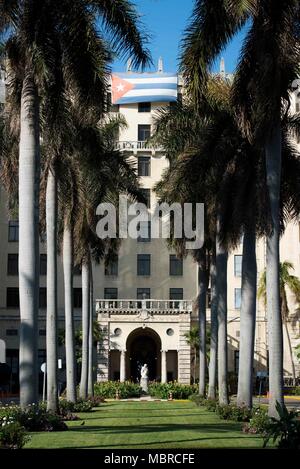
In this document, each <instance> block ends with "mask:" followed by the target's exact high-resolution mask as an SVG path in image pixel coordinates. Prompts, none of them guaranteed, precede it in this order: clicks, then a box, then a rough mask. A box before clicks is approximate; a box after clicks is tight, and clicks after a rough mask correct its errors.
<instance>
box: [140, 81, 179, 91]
mask: <svg viewBox="0 0 300 469" xmlns="http://www.w3.org/2000/svg"><path fill="white" fill-rule="evenodd" d="M132 85H133V88H132V91H133V90H155V89H162V90H177V84H176V83H132Z"/></svg>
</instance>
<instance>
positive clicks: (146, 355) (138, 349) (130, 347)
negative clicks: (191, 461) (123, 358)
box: [126, 327, 161, 382]
mask: <svg viewBox="0 0 300 469" xmlns="http://www.w3.org/2000/svg"><path fill="white" fill-rule="evenodd" d="M126 350H127V373H126V374H127V376H128V378H129V379H130V380H131V381H134V382H136V381H139V380H140V373H141V367H142V366H143V364H144V363H147V365H148V370H149V380H150V381H153V380H159V379H160V375H161V371H160V370H161V359H160V356H161V353H160V352H161V340H160V337H159V335H158V334H157V333H156V332H155V331H154V330H153V329H149V328H145V329H144V328H142V327H140V328H138V329H135V330H134V331H132V332H131V334H129V336H128V338H127V343H126Z"/></svg>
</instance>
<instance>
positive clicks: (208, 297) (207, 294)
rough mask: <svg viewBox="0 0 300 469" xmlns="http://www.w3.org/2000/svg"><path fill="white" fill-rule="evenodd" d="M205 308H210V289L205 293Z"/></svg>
mask: <svg viewBox="0 0 300 469" xmlns="http://www.w3.org/2000/svg"><path fill="white" fill-rule="evenodd" d="M206 307H207V308H210V307H211V289H210V288H208V289H207V292H206Z"/></svg>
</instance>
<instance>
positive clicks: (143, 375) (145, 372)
mask: <svg viewBox="0 0 300 469" xmlns="http://www.w3.org/2000/svg"><path fill="white" fill-rule="evenodd" d="M141 378H146V379H147V378H148V366H147V363H144V365H143V366H142V369H141Z"/></svg>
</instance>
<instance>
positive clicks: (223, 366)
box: [216, 220, 229, 404]
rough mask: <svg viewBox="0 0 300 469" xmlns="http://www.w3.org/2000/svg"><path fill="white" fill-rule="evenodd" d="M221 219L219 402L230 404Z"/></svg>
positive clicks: (218, 245) (218, 246)
mask: <svg viewBox="0 0 300 469" xmlns="http://www.w3.org/2000/svg"><path fill="white" fill-rule="evenodd" d="M218 232H219V220H218V222H217V237H216V266H217V283H216V285H217V309H218V390H219V403H220V404H228V403H229V397H228V384H227V374H228V358H227V260H228V252H227V251H226V250H225V249H224V247H223V246H222V245H221V243H220V239H219V235H218Z"/></svg>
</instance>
